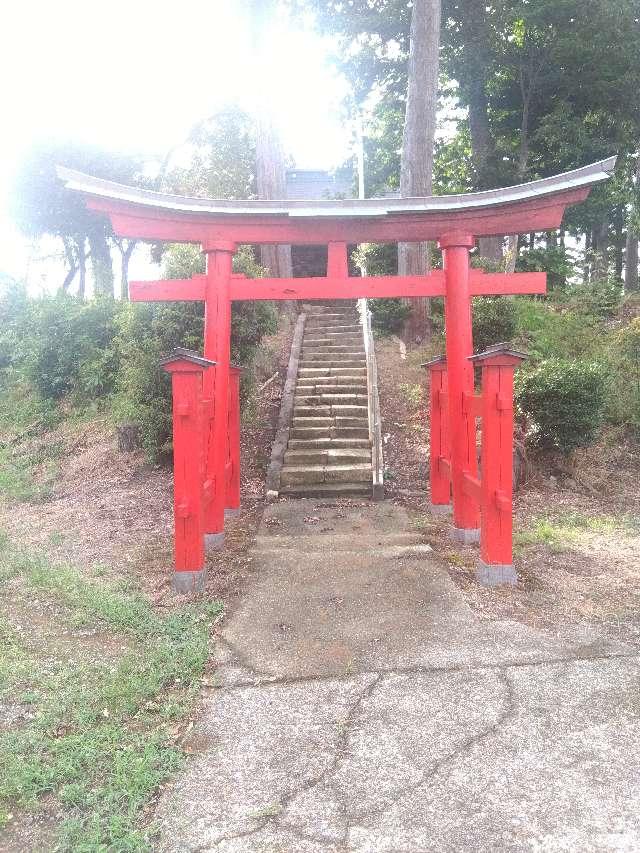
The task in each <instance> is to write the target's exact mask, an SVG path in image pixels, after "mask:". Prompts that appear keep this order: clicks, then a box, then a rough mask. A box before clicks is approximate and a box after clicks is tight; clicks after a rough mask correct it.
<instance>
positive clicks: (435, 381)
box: [429, 362, 451, 506]
mask: <svg viewBox="0 0 640 853" xmlns="http://www.w3.org/2000/svg"><path fill="white" fill-rule="evenodd" d="M429 379H430V381H429V399H430V408H429V411H430V414H431V418H430V436H429V453H430V464H429V480H430V486H431V503H432V504H433V505H434V506H443V505H444V506H447V505H448V504H449V503H450V502H451V483H450V478H449V476H448V475H447V474H446V473H445V472H443V470H442V467H441V464H440V462H441V460H442V459H448V458H449V442H448V424H447V420H448V418H447V411H446V406H445V396H446V391H447V365H446V362H439V363H436V364H431V365H429Z"/></svg>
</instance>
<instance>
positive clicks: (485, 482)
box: [469, 345, 526, 586]
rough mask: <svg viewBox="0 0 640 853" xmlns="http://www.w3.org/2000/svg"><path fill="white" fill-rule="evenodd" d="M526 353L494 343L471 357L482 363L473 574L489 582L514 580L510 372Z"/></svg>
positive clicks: (472, 359)
mask: <svg viewBox="0 0 640 853" xmlns="http://www.w3.org/2000/svg"><path fill="white" fill-rule="evenodd" d="M525 358H526V356H525V355H524V353H519V352H515V351H513V350H510V349H508V348H507V347H505V346H500V345H497V346H496V347H493V348H491V349H488V350H486V351H485V352H483V353H480V354H479V355H475V356H472V357H471V358H470V359H469V362H470V363H471V364H472V365H473V364H478V365H480V366H481V368H482V395H481V396H482V400H481V410H482V476H481V482H480V501H481V505H482V521H481V532H480V562H479V564H478V571H477V576H478V580H480V581H481V583H483V584H486V585H488V586H495V585H497V584H511V585H513V584H515V583H517V575H516V571H515V569H514V566H513V375H514V371H515V368H516V367H517V366H518V365H519V364H521V363H522V361H523V360H524V359H525Z"/></svg>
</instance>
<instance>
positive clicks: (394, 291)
mask: <svg viewBox="0 0 640 853" xmlns="http://www.w3.org/2000/svg"><path fill="white" fill-rule="evenodd" d="M546 281H547V277H546V273H537V272H534V273H510V274H509V273H481V272H480V271H479V270H473V271H472V272H471V277H470V291H471V294H472V295H473V296H490V295H500V294H507V293H545V292H546ZM205 290H206V276H199V275H197V276H194V277H193V278H192V279H160V280H158V281H132V282H130V284H129V297H130V299H131V301H132V302H179V301H183V300H185V301H196V300H204V298H205ZM444 293H445V278H444V272H443V271H442V270H434V272H432V273H430V274H429V275H425V276H367V277H365V278H359V277H357V276H350V277H337V276H334V275H331V276H329V277H327V278H260V279H247V278H245V277H244V276H239V275H238V276H236V275H233V276H232V277H231V282H230V286H229V294H230V297H231V299H232V300H234V299H236V300H244V299H248V300H256V299H268V300H283V299H284V300H286V299H304V300H308V299H311V300H313V299H361V298H369V299H376V298H387V297H393V296H402V297H412V296H413V297H416V296H444Z"/></svg>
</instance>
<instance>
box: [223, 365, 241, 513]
mask: <svg viewBox="0 0 640 853" xmlns="http://www.w3.org/2000/svg"><path fill="white" fill-rule="evenodd" d="M241 372H242V368H240V367H237V366H236V365H234V364H232V365H231V366H230V368H229V418H228V424H229V426H228V431H227V434H228V441H227V472H226V473H227V477H226V499H225V514H226V515H237V513H238V512H240V374H241Z"/></svg>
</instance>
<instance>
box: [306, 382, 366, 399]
mask: <svg viewBox="0 0 640 853" xmlns="http://www.w3.org/2000/svg"><path fill="white" fill-rule="evenodd" d="M325 393H326V394H342V393H345V394H356V395H358V396H364V397H365V399H366V396H367V385H366V382H365V383H363V384H362V385H346V384H345V385H328V384H327V385H316V384H314V383H311V384H309V385H307V384H302V383H300V382H298V384H297V386H296V397H298V396H300V397H304V396H307V397H317V396H318V395H319V394H325Z"/></svg>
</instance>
